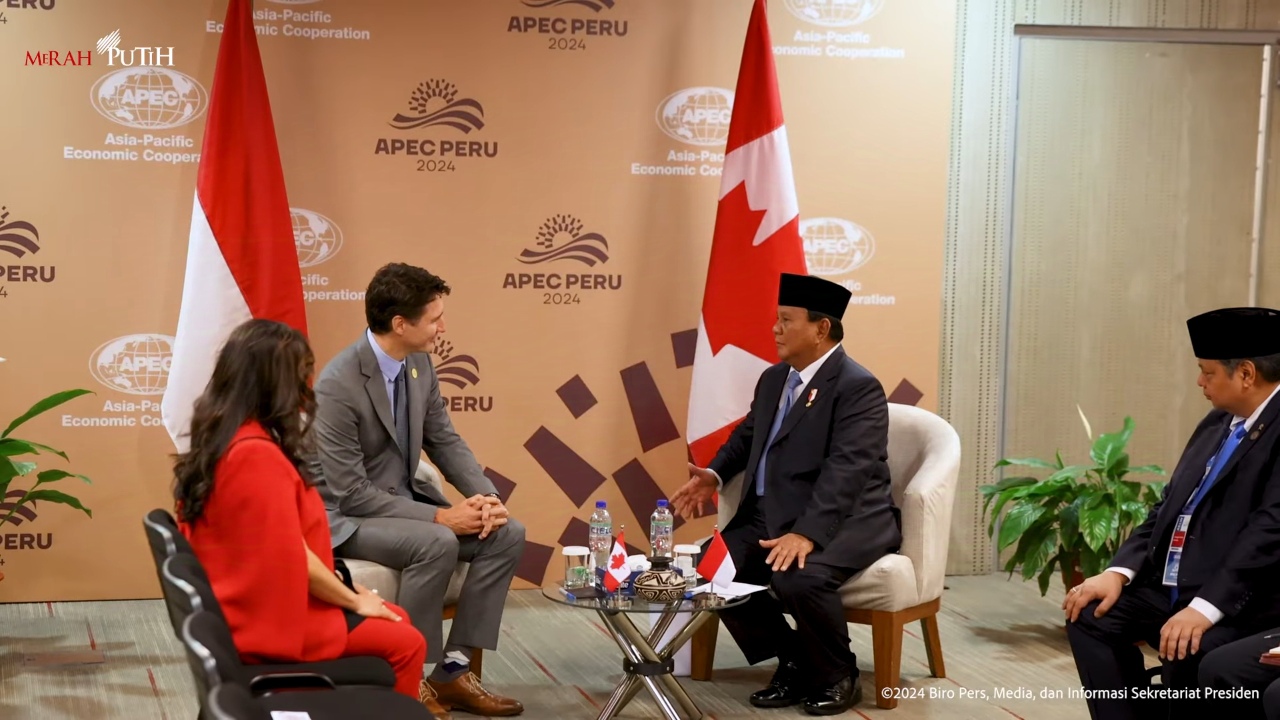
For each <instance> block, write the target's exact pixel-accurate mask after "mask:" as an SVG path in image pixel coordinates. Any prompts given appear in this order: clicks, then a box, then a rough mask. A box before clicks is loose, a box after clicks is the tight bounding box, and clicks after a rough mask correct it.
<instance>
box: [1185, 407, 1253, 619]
mask: <svg viewBox="0 0 1280 720" xmlns="http://www.w3.org/2000/svg"><path fill="white" fill-rule="evenodd" d="M1244 434H1245V427H1244V423H1243V422H1241V423H1240V425H1239V426H1238V427H1236V429H1235V431H1234V432H1232V433H1231V434H1230V435H1228V436H1227V437H1226V439H1225V440H1223V441H1222V446H1221V447H1219V448H1218V452H1217V453H1215V454H1214V456H1213V457H1212V458H1210V459H1209V463H1210V465H1209V472H1208V473H1207V474H1206V475H1205V476H1204V480H1201V481H1200V486H1199V487H1197V488H1196V490H1195V492H1194V493H1192V495H1191V499H1190V500H1188V501H1187V504H1186V506H1184V507H1183V509H1182V512H1183V513H1188V514H1194V513H1195V511H1196V507H1197V506H1199V505H1200V501H1201V500H1203V499H1204V496H1205V495H1207V494H1208V493H1209V489H1210V488H1211V487H1213V484H1214V483H1215V482H1217V481H1218V475H1219V474H1220V473H1222V468H1223V467H1224V466H1225V465H1226V464H1227V461H1228V460H1230V459H1231V456H1232V455H1233V454H1235V451H1236V448H1237V447H1239V446H1240V441H1241V440H1243V439H1244ZM1169 599H1170V601H1171V602H1172V603H1175V604H1176V603H1177V602H1178V588H1177V587H1171V588H1169Z"/></svg>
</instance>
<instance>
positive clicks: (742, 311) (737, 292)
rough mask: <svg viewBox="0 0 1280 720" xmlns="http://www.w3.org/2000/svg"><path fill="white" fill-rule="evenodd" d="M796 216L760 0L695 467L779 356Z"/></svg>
mask: <svg viewBox="0 0 1280 720" xmlns="http://www.w3.org/2000/svg"><path fill="white" fill-rule="evenodd" d="M799 214H800V211H799V205H798V204H797V202H796V189H795V181H794V180H793V178H792V174H791V151H790V149H789V147H788V145H787V129H786V127H785V126H784V125H783V123H782V101H781V99H780V97H779V95H778V78H777V72H776V71H775V69H774V65H773V43H772V41H771V40H770V38H769V25H768V20H767V18H766V15H765V3H764V0H756V2H755V6H754V7H753V8H752V10H751V21H750V23H749V24H748V25H747V40H746V44H745V45H744V46H743V49H742V64H741V66H740V67H739V69H738V86H737V90H736V91H735V96H734V102H733V115H732V118H731V119H730V122H729V138H728V142H727V144H726V146H725V157H724V174H723V175H722V176H721V179H720V204H719V207H718V209H717V210H716V224H715V233H714V236H713V238H712V241H711V262H710V265H709V266H708V268H707V284H706V290H705V292H704V295H703V298H702V315H701V318H700V319H699V322H698V344H697V351H696V354H695V355H694V361H693V382H692V386H691V388H690V396H689V421H688V430H687V435H688V440H689V449H690V453H691V454H692V456H693V462H694V463H696V464H697V465H698V466H700V467H706V465H707V463H709V462H710V461H711V459H712V458H713V457H715V454H716V451H717V450H719V449H720V446H721V445H722V444H723V443H724V441H725V440H726V439H727V438H728V437H729V433H730V432H732V431H733V428H734V427H735V426H736V425H737V424H738V422H739V421H741V420H742V418H744V417H746V414H747V411H748V410H749V409H750V407H751V397H752V393H753V390H754V388H755V384H756V381H757V380H759V379H760V374H761V373H762V372H764V371H765V369H766V368H768V367H769V366H770V365H772V364H774V363H776V362H777V361H778V350H777V346H776V345H775V344H774V338H773V330H772V328H773V324H774V322H775V320H776V318H777V309H778V278H779V276H780V275H781V274H782V273H784V272H787V273H805V272H806V267H805V259H804V242H803V240H801V237H800V218H799ZM724 480H725V481H728V480H729V478H724Z"/></svg>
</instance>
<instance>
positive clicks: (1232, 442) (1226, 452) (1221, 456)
mask: <svg viewBox="0 0 1280 720" xmlns="http://www.w3.org/2000/svg"><path fill="white" fill-rule="evenodd" d="M1244 433H1245V427H1244V423H1243V422H1242V423H1240V425H1239V427H1237V428H1236V430H1235V432H1233V433H1231V434H1230V435H1228V436H1227V439H1226V440H1225V441H1223V443H1222V447H1220V448H1218V453H1217V454H1216V455H1214V456H1213V464H1212V465H1211V466H1210V468H1209V474H1208V475H1205V478H1204V480H1203V481H1202V482H1201V483H1200V487H1198V488H1196V492H1195V494H1194V495H1192V496H1191V501H1190V502H1189V503H1188V504H1187V509H1186V510H1185V512H1190V513H1194V512H1195V509H1196V507H1197V506H1198V505H1199V504H1200V501H1201V500H1203V499H1204V496H1205V495H1206V494H1207V493H1208V492H1209V488H1211V487H1213V484H1214V483H1215V482H1217V481H1218V474H1219V473H1221V472H1222V468H1223V466H1224V465H1226V464H1227V461H1228V460H1230V459H1231V456H1232V455H1233V454H1235V451H1236V448H1237V447H1238V446H1239V445H1240V441H1241V440H1243V439H1244Z"/></svg>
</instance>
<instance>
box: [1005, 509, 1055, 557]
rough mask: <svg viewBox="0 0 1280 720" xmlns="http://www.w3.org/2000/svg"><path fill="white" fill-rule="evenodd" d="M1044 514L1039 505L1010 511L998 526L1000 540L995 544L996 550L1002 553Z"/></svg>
mask: <svg viewBox="0 0 1280 720" xmlns="http://www.w3.org/2000/svg"><path fill="white" fill-rule="evenodd" d="M1044 513H1045V509H1044V508H1043V507H1042V506H1040V505H1019V506H1017V507H1015V508H1014V509H1012V510H1010V511H1009V514H1008V515H1006V516H1005V518H1004V522H1002V523H1001V524H1000V539H999V541H998V542H997V544H996V545H997V547H998V549H999V550H1000V551H1001V552H1003V551H1004V549H1005V548H1007V547H1009V546H1010V545H1012V544H1013V543H1014V542H1015V541H1017V540H1018V538H1020V537H1021V536H1022V533H1024V532H1026V531H1027V528H1029V527H1031V526H1032V525H1034V524H1035V522H1036V521H1037V520H1039V519H1040V516H1041V515H1044Z"/></svg>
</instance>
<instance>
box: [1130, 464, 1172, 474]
mask: <svg viewBox="0 0 1280 720" xmlns="http://www.w3.org/2000/svg"><path fill="white" fill-rule="evenodd" d="M1129 472H1130V474H1132V473H1144V474H1151V475H1164V468H1162V467H1160V466H1159V465H1142V466H1139V467H1136V468H1129Z"/></svg>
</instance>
